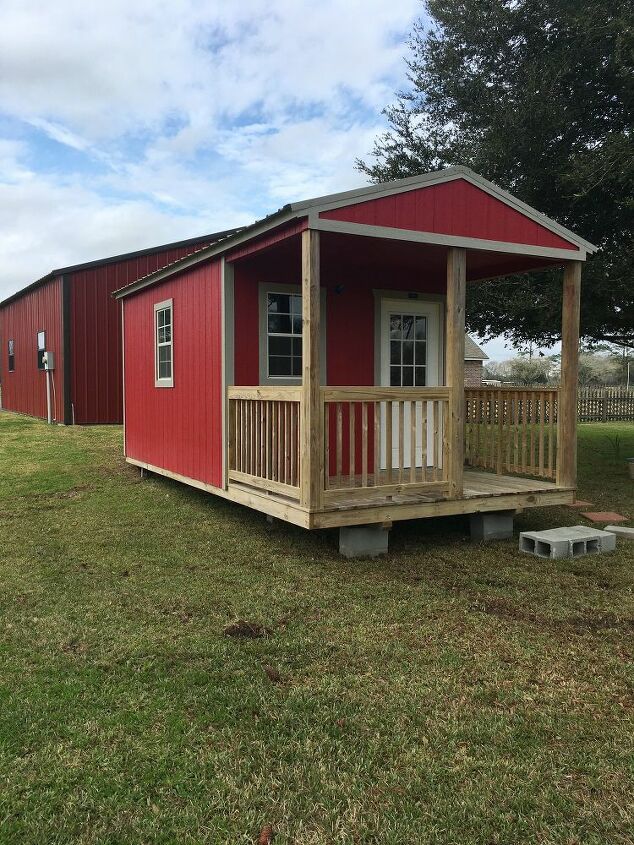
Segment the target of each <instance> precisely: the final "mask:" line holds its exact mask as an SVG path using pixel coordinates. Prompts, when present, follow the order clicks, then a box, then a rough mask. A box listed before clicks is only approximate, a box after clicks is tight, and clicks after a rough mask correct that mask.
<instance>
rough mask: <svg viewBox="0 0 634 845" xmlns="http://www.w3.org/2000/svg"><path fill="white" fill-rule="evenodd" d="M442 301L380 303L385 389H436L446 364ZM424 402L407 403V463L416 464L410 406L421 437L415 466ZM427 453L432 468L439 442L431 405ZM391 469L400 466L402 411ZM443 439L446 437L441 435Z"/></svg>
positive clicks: (395, 425)
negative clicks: (411, 432)
mask: <svg viewBox="0 0 634 845" xmlns="http://www.w3.org/2000/svg"><path fill="white" fill-rule="evenodd" d="M441 309H442V306H441V304H440V303H439V302H422V301H419V300H415V299H383V300H382V301H381V385H383V386H390V387H410V388H411V387H436V386H437V385H438V384H439V380H440V362H441V360H442V354H441V353H442V349H441V335H440V317H441V313H442V311H441ZM422 404H423V403H422V402H417V403H416V405H415V406H410V405H409V404H407V403H406V404H405V409H404V410H405V413H404V416H405V419H404V449H403V452H404V455H403V458H404V461H403V466H407V467H409V466H410V464H411V459H410V455H411V448H410V431H411V427H410V414H411V411H410V407H411V408H412V409H415V413H416V417H417V419H416V426H415V430H416V432H417V437H418V438H419V439H418V440H417V443H416V448H415V455H416V466H421V465H422V462H423V443H422V413H423V409H422ZM425 404H426V409H427V415H426V416H427V432H426V439H427V442H426V449H425V453H426V455H427V460H426V463H427V466H431V465H432V463H433V458H432V456H433V455H434V454H435V451H436V450H434V448H433V445H434V444H433V438H434V416H433V413H434V411H433V408H434V406H433V403H432V402H427V403H425ZM385 413H386V412H385V406H382V416H383V419H382V424H381V431H382V432H383V434H382V443H381V465H382V467H384V468H385V466H386V465H387V460H386V459H387V443H386V442H385V431H386V426H385V419H384V417H385ZM392 414H393V424H392V444H391V448H392V466H393V467H394V466H399V426H398V418H397V414H398V408H397V407H396V406H393V407H392ZM440 436H441V437H442V434H440Z"/></svg>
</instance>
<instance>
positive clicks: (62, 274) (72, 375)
mask: <svg viewBox="0 0 634 845" xmlns="http://www.w3.org/2000/svg"><path fill="white" fill-rule="evenodd" d="M231 231H232V232H233V231H235V230H231ZM227 234H229V232H221V233H218V234H216V235H205V236H203V237H199V238H192V239H190V240H186V241H178V242H176V243H171V244H164V245H162V246H157V247H152V248H151V249H145V250H141V251H139V252H132V253H127V254H125V255H117V256H115V257H113V258H105V259H102V260H100V261H91V262H88V263H86V264H77V265H75V266H73V267H63V268H61V269H58V270H53V271H51V272H50V273H48V274H47V275H46V276H44V277H43V278H42V279H39V280H38V281H36V282H34V283H33V284H31V285H29V286H28V287H26V288H24V289H23V290H21V291H18V292H17V293H15V294H13V296H10V297H9V298H8V299H5V300H4V302H2V303H0V343H1V345H2V346H1V349H2V353H1V355H0V380H1V383H2V407H3V408H4V409H6V410H9V411H16V412H18V413H22V414H30V415H31V416H34V417H42V418H46V416H47V397H46V373H45V372H44V365H43V360H42V352H43V351H44V350H47V351H50V352H52V353H53V354H54V359H55V360H54V366H55V369H54V370H53V372H52V376H51V387H52V404H53V414H52V416H53V419H54V420H55V421H57V422H63V423H66V424H70V423H73V422H74V423H78V424H87V423H120V422H121V421H122V418H123V407H122V378H121V372H122V370H121V321H120V317H119V309H118V307H117V304H116V302H114V301H113V299H112V296H111V294H112V292H113V291H114V290H116V289H117V288H120V287H121V286H122V285H126V284H129V283H130V282H133V281H134V280H135V279H138V278H140V277H141V276H146V275H147V274H148V273H151V272H153V271H155V270H157V269H159V268H161V267H165V266H166V265H168V264H171V263H173V262H175V261H177V260H178V259H180V258H183V257H185V256H187V255H190V254H191V253H193V252H195V251H196V250H199V249H201V248H202V247H204V246H206V245H208V244H210V243H213V242H214V241H216V240H218V239H219V238H222V237H224V236H226V235H227ZM40 347H41V348H40Z"/></svg>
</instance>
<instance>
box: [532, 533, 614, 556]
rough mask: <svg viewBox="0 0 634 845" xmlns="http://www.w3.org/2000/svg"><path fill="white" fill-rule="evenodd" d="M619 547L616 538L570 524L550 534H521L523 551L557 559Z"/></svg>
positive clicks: (597, 552)
mask: <svg viewBox="0 0 634 845" xmlns="http://www.w3.org/2000/svg"><path fill="white" fill-rule="evenodd" d="M615 548H616V536H615V535H614V534H610V532H609V531H599V529H598V528H586V526H585V525H570V526H568V527H565V528H551V529H549V530H548V531H522V533H521V534H520V551H521V552H526V553H527V554H531V555H535V556H536V557H544V558H550V559H551V560H556V559H560V558H566V557H581V556H582V555H598V554H601V553H602V552H611V551H614V549H615Z"/></svg>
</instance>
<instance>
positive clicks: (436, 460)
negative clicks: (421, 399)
mask: <svg viewBox="0 0 634 845" xmlns="http://www.w3.org/2000/svg"><path fill="white" fill-rule="evenodd" d="M431 408H432V414H433V415H434V445H433V470H434V476H433V480H434V481H438V479H439V477H440V475H439V470H440V466H439V464H440V460H439V455H438V432H439V427H440V420H439V419H438V417H439V416H440V415H439V413H438V410H439V408H438V402H432V403H431Z"/></svg>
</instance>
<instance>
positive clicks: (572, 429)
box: [557, 261, 581, 487]
mask: <svg viewBox="0 0 634 845" xmlns="http://www.w3.org/2000/svg"><path fill="white" fill-rule="evenodd" d="M580 303H581V262H580V261H569V262H568V263H567V264H566V265H565V267H564V282H563V300H562V309H561V379H560V386H559V415H558V432H557V434H558V437H557V439H558V452H559V454H558V460H557V484H558V485H560V486H561V487H576V486H577V384H578V381H579V315H580Z"/></svg>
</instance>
